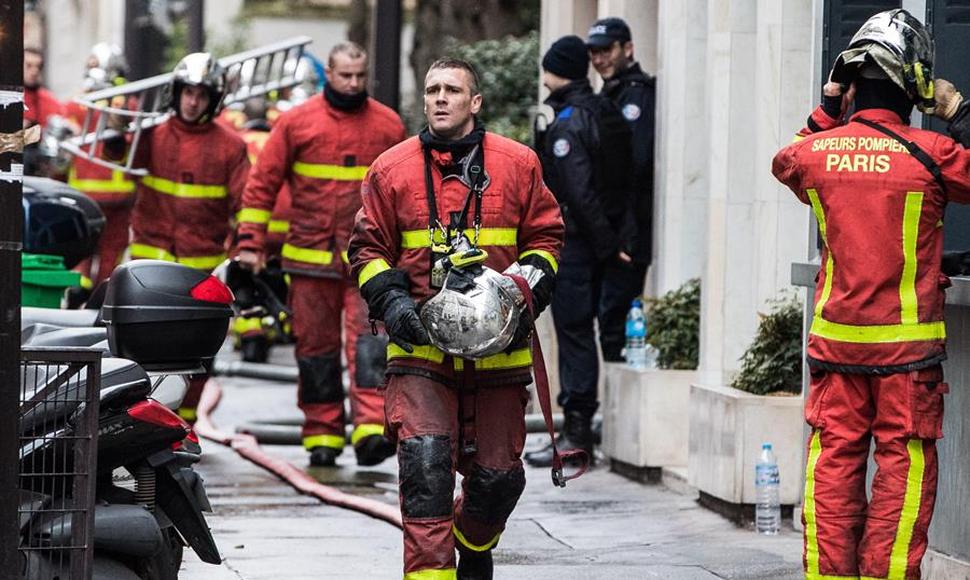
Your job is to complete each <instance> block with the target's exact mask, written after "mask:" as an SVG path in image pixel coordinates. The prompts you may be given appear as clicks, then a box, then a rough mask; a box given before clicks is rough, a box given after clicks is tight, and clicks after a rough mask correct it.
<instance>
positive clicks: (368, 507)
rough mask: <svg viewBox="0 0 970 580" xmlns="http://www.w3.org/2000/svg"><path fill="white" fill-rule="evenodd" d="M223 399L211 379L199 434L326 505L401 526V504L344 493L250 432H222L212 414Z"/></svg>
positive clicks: (200, 410)
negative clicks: (269, 448) (261, 443)
mask: <svg viewBox="0 0 970 580" xmlns="http://www.w3.org/2000/svg"><path fill="white" fill-rule="evenodd" d="M221 398H222V387H221V386H220V385H219V383H218V382H217V381H216V380H215V379H210V380H209V382H208V383H207V384H206V386H205V390H204V391H203V392H202V398H201V400H200V401H199V406H198V419H197V420H196V423H195V432H196V434H197V435H198V436H199V437H204V438H205V439H208V440H210V441H215V442H216V443H220V444H222V445H225V446H227V447H230V448H232V449H233V450H234V451H235V452H236V453H238V454H239V455H240V456H242V457H243V458H245V459H247V460H249V461H251V462H252V463H254V464H256V465H258V466H259V467H262V468H263V469H265V470H267V471H269V472H271V473H273V474H275V475H276V476H277V477H279V478H280V479H282V480H283V481H285V482H286V483H288V484H289V485H291V486H293V488H294V489H296V490H297V491H298V492H300V493H303V494H306V495H310V496H313V497H316V498H318V499H320V500H321V501H323V502H324V503H326V504H329V505H332V506H335V507H340V508H344V509H350V510H353V511H356V512H360V513H362V514H365V515H368V516H371V517H373V518H377V519H380V520H384V521H385V522H388V523H390V524H393V525H395V526H397V527H398V528H400V527H401V511H400V509H399V508H398V506H396V505H390V504H386V503H383V502H380V501H377V500H373V499H368V498H363V497H360V496H356V495H353V494H349V493H345V492H343V491H340V490H339V489H337V488H335V487H331V486H329V485H323V484H322V483H320V482H318V481H317V480H315V479H313V477H311V476H310V475H309V474H307V473H306V472H305V471H303V470H302V469H300V468H298V467H296V466H295V465H293V464H292V463H289V462H287V461H284V460H282V459H279V458H277V457H273V456H271V455H269V454H268V453H266V452H265V451H263V449H262V448H261V447H260V446H259V442H258V441H257V438H256V437H254V436H252V435H250V434H247V433H233V434H227V433H224V432H222V431H220V430H219V428H218V427H217V426H216V425H215V424H214V423H213V422H212V419H211V418H210V414H211V413H212V411H214V410H215V408H216V407H217V406H218V405H219V401H220V399H221Z"/></svg>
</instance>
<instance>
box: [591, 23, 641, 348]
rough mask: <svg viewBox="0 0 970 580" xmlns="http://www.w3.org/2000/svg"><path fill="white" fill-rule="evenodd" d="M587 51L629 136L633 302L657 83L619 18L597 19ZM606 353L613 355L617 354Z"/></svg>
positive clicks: (638, 288)
mask: <svg viewBox="0 0 970 580" xmlns="http://www.w3.org/2000/svg"><path fill="white" fill-rule="evenodd" d="M586 46H587V47H589V55H590V60H591V61H592V64H593V68H594V69H596V72H597V73H599V75H600V76H601V77H602V78H603V89H602V91H600V93H601V94H603V95H606V96H607V97H609V99H610V100H611V101H613V103H615V104H616V106H617V108H618V109H620V112H621V113H622V114H623V118H624V119H626V120H627V123H629V124H630V129H631V130H632V131H633V183H634V184H635V186H636V194H637V203H636V206H635V209H636V218H637V233H636V238H635V240H634V242H633V244H632V250H633V251H632V253H631V257H632V258H633V262H634V264H635V265H636V267H637V268H638V269H639V270H640V273H639V278H637V277H636V276H631V284H633V287H631V288H629V289H628V292H629V296H630V300H632V299H633V298H634V297H636V296H638V295H640V294H641V293H642V292H643V280H644V278H645V277H646V270H647V266H649V265H650V262H651V259H652V256H653V152H654V146H653V144H654V128H655V126H656V125H655V105H656V100H657V84H656V80H655V79H654V78H653V77H651V76H648V75H647V74H646V73H644V72H643V70H642V69H641V68H640V64H639V63H638V62H636V61H635V60H634V59H633V41H632V40H631V37H630V27H629V26H627V24H626V22H624V21H623V20H622V19H620V18H603V19H602V20H597V21H596V23H595V24H593V26H591V27H590V29H589V34H588V38H587V39H586ZM628 302H629V300H628ZM627 308H629V304H627ZM604 354H606V353H604ZM609 354H610V355H613V354H616V355H617V356H618V355H619V352H618V351H616V352H615V353H614V352H610V353H609ZM607 360H618V358H617V359H613V358H607Z"/></svg>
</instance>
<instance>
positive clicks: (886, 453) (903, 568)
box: [802, 366, 948, 580]
mask: <svg viewBox="0 0 970 580" xmlns="http://www.w3.org/2000/svg"><path fill="white" fill-rule="evenodd" d="M947 390H948V387H947V385H946V383H944V382H943V371H942V368H941V367H939V366H936V367H932V368H928V369H923V370H919V371H913V372H910V373H899V374H893V375H887V376H874V375H858V374H842V373H835V372H820V371H813V372H812V385H811V393H810V395H809V398H808V403H807V405H806V408H805V417H806V420H807V421H808V423H809V425H811V426H812V427H813V429H812V435H811V437H810V438H809V442H808V466H807V470H806V476H805V501H804V510H803V513H802V521H803V523H804V524H805V552H804V564H805V578H806V580H830V579H833V580H834V579H836V578H853V579H856V580H863V579H865V580H868V579H877V578H878V579H888V580H909V579H918V578H919V577H920V561H921V560H922V558H923V554H924V553H925V552H926V547H927V537H926V534H927V529H928V528H929V525H930V519H931V518H932V516H933V505H934V502H935V500H936V480H937V455H936V440H937V439H939V438H940V437H942V435H943V434H942V424H943V395H944V393H946V392H947ZM870 439H875V444H876V445H875V461H876V465H877V471H876V474H875V478H874V479H873V483H872V497H871V499H870V500H868V501H867V499H866V468H867V464H868V457H869V448H870Z"/></svg>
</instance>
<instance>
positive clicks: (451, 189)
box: [350, 133, 565, 385]
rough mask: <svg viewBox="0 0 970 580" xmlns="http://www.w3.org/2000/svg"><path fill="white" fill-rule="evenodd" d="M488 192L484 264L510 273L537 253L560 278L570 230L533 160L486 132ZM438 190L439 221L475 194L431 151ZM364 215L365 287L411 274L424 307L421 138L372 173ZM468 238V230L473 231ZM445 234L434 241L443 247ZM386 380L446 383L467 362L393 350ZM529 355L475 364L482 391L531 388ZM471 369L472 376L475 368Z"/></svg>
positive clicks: (357, 271) (356, 249) (356, 252)
mask: <svg viewBox="0 0 970 580" xmlns="http://www.w3.org/2000/svg"><path fill="white" fill-rule="evenodd" d="M482 147H483V150H484V158H485V174H486V176H487V182H486V183H487V185H486V187H485V190H484V194H483V199H482V213H481V217H482V229H481V231H480V234H479V247H481V248H482V249H484V250H485V251H486V252H488V260H487V261H486V265H487V266H488V267H490V268H492V269H494V270H496V271H499V272H501V271H503V270H505V269H506V268H508V267H509V266H510V265H511V264H512V263H513V262H515V261H517V260H518V259H520V258H522V257H524V256H526V255H529V254H537V255H539V256H542V257H543V258H545V259H546V260H547V261H548V262H549V263H550V265H551V266H552V267H553V270H556V269H558V259H559V250H560V248H561V247H562V242H563V236H564V233H565V228H564V226H563V221H562V215H561V214H560V212H559V204H558V203H557V202H556V199H555V197H553V195H552V192H550V191H549V189H548V188H547V187H546V186H545V184H544V183H543V181H542V169H541V166H540V164H539V159H538V158H537V157H536V155H535V153H534V152H533V151H532V150H531V149H529V148H528V147H525V146H524V145H521V144H519V143H517V142H515V141H512V140H511V139H506V138H505V137H501V136H499V135H495V134H493V133H486V134H485V137H484V139H483V141H482ZM432 160H433V162H432V181H433V184H434V191H435V198H436V201H437V206H438V207H437V211H438V215H439V216H448V215H449V213H450V212H452V211H459V210H461V208H462V206H463V204H464V202H465V199H466V197H467V195H468V189H469V187H468V185H467V184H465V183H463V182H462V181H461V180H460V178H459V177H458V176H457V175H449V176H448V177H447V178H445V179H442V173H441V168H442V167H444V166H448V165H451V163H452V160H451V154H450V153H439V152H438V151H432ZM361 193H362V198H363V207H362V208H361V210H360V212H359V213H358V214H357V221H356V224H355V226H354V234H353V236H352V238H351V255H350V261H351V267H352V271H353V274H354V276H356V277H357V281H358V284H359V285H360V286H363V285H364V284H365V283H366V282H367V281H368V280H370V279H371V278H373V277H374V276H376V275H377V274H379V273H381V272H383V271H386V270H388V269H390V268H398V269H400V270H403V271H404V272H406V273H407V274H408V277H409V278H410V281H411V295H412V296H413V297H414V299H415V301H417V302H418V304H421V303H422V302H423V301H424V300H426V299H428V298H430V297H431V296H432V295H433V294H434V290H432V289H431V284H430V283H431V280H430V273H431V239H430V233H429V231H428V225H429V224H428V214H429V208H428V201H427V196H426V189H425V165H424V153H423V151H422V147H421V143H420V141H419V139H418V137H412V138H411V139H408V140H407V141H405V142H404V143H401V144H400V145H398V146H396V147H394V148H393V149H391V150H389V151H388V152H387V153H385V154H383V155H381V156H380V158H378V160H377V161H375V162H374V165H373V166H371V170H370V171H369V172H368V174H367V177H366V178H365V179H364V183H363V185H362V187H361ZM468 234H469V237H471V231H469V232H468ZM438 236H440V233H439V234H436V240H435V241H436V242H438V243H441V242H443V241H444V240H443V239H439V237H438ZM387 357H388V372H395V371H398V372H401V371H402V370H404V372H414V371H418V373H419V374H429V373H430V374H432V375H431V376H434V377H435V378H438V379H439V380H443V381H444V382H446V384H447V383H448V382H451V381H454V380H456V379H458V378H459V377H460V376H461V374H462V371H464V370H465V364H466V363H467V362H470V361H464V360H462V359H457V358H456V359H452V358H451V357H449V356H446V355H445V354H444V353H443V352H442V351H440V350H438V349H437V348H435V347H433V346H415V347H414V352H413V353H410V354H409V353H407V352H405V351H404V350H403V349H401V348H400V347H398V346H397V345H395V344H394V343H391V344H390V345H389V346H388V350H387ZM531 365H532V356H531V353H530V351H529V349H528V348H523V349H519V350H513V351H512V352H510V353H501V354H497V355H494V356H491V357H487V358H484V359H481V360H477V361H475V362H474V369H475V370H476V371H477V373H476V375H477V376H476V379H475V380H476V383H477V384H479V385H483V384H501V383H510V382H519V381H525V382H529V381H530V380H531V379H530V370H531ZM469 370H470V369H469Z"/></svg>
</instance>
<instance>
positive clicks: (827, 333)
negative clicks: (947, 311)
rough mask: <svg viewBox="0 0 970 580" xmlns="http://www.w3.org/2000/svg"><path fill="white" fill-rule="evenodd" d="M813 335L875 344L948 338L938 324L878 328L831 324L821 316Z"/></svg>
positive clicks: (814, 324)
mask: <svg viewBox="0 0 970 580" xmlns="http://www.w3.org/2000/svg"><path fill="white" fill-rule="evenodd" d="M809 332H810V333H811V334H814V335H815V336H818V337H821V338H827V339H829V340H839V341H842V342H855V343H861V344H875V343H884V342H911V341H922V340H943V339H944V338H946V325H945V324H944V323H943V321H942V320H940V321H938V322H920V323H918V324H885V325H878V326H854V325H851V324H839V323H837V322H829V321H828V320H825V319H823V318H821V317H819V316H816V317H815V319H814V320H812V328H811V330H810V331H809Z"/></svg>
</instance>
